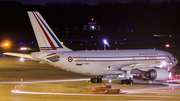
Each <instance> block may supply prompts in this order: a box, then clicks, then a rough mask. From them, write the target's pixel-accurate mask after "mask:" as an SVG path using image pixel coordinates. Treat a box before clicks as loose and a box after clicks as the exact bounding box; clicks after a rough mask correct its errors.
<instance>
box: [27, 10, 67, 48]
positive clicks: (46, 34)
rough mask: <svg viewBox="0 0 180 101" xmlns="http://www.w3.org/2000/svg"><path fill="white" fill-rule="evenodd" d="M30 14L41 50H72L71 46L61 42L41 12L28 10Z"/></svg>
mask: <svg viewBox="0 0 180 101" xmlns="http://www.w3.org/2000/svg"><path fill="white" fill-rule="evenodd" d="M28 15H29V18H30V21H31V24H32V27H33V30H34V33H35V36H36V39H37V42H38V45H39V49H40V50H41V51H50V50H59V51H71V50H70V49H69V48H67V47H66V46H64V45H62V44H61V42H60V40H59V39H58V38H57V36H56V35H55V34H54V32H53V31H52V29H51V28H50V27H49V25H48V24H47V23H46V21H45V20H44V18H43V17H42V16H41V14H40V13H39V12H37V11H28Z"/></svg>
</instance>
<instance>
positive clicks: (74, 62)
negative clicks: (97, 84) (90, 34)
mask: <svg viewBox="0 0 180 101" xmlns="http://www.w3.org/2000/svg"><path fill="white" fill-rule="evenodd" d="M31 56H32V57H33V58H36V59H38V60H41V61H44V62H46V63H48V64H50V65H53V66H55V67H58V68H62V69H65V70H68V71H72V72H76V73H80V74H85V75H115V74H122V73H123V68H126V69H128V67H131V68H132V67H133V68H134V70H136V69H138V70H139V71H148V70H149V69H151V68H154V67H160V68H170V69H172V68H173V67H174V66H175V65H176V64H177V60H176V59H175V58H174V57H173V55H172V54H171V53H168V52H166V51H162V50H153V49H139V50H106V51H59V52H58V51H50V52H48V51H47V52H34V53H31ZM132 72H133V71H132ZM134 73H135V71H134Z"/></svg>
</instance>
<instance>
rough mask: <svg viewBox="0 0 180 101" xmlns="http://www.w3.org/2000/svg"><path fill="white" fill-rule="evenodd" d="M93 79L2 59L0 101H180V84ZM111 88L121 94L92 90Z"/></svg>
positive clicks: (31, 63) (26, 62)
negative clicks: (94, 90)
mask: <svg viewBox="0 0 180 101" xmlns="http://www.w3.org/2000/svg"><path fill="white" fill-rule="evenodd" d="M90 78H91V76H86V75H80V74H76V73H72V72H68V71H65V70H62V69H59V68H56V67H52V66H50V65H48V64H39V62H37V61H25V62H20V61H19V58H15V57H5V58H0V101H126V100H128V101H170V100H173V101H179V100H180V96H179V95H180V84H168V83H148V81H141V80H134V84H133V85H122V84H120V80H115V79H113V80H112V82H111V83H109V82H108V81H109V79H103V83H90V82H87V81H88V80H89V79H90ZM103 84H111V86H112V88H120V89H121V90H122V92H121V93H118V94H94V93H92V92H90V91H91V89H92V88H95V87H101V86H103Z"/></svg>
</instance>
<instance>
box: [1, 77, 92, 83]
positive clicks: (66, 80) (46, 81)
mask: <svg viewBox="0 0 180 101" xmlns="http://www.w3.org/2000/svg"><path fill="white" fill-rule="evenodd" d="M86 80H89V78H88V79H63V80H44V81H18V82H17V81H6V82H0V83H1V84H28V83H53V82H70V81H86Z"/></svg>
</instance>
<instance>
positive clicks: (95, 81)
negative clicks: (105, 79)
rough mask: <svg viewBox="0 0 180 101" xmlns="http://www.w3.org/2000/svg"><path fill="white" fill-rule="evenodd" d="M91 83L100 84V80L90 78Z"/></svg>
mask: <svg viewBox="0 0 180 101" xmlns="http://www.w3.org/2000/svg"><path fill="white" fill-rule="evenodd" d="M91 82H92V83H102V78H96V77H95V78H91Z"/></svg>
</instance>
